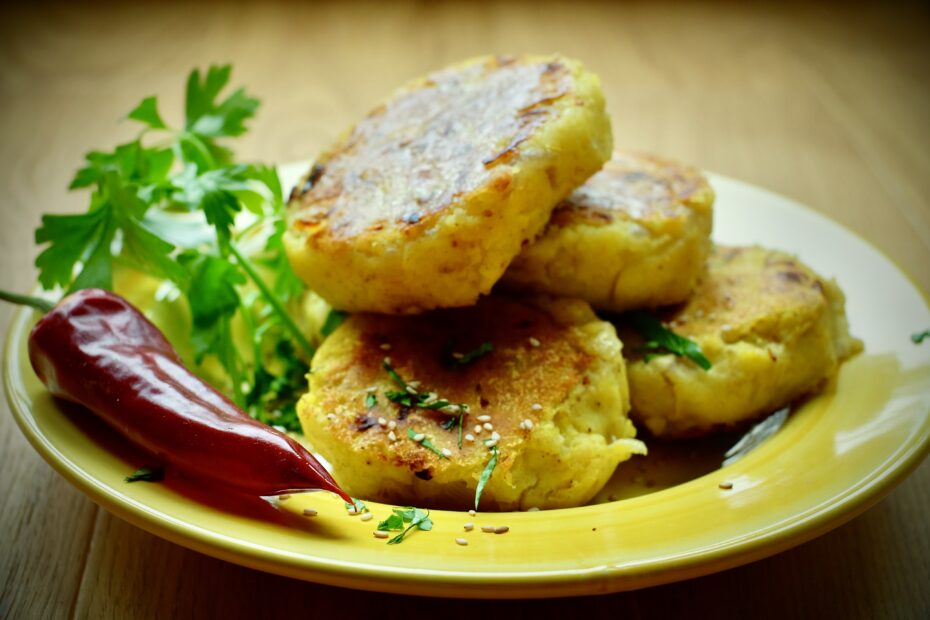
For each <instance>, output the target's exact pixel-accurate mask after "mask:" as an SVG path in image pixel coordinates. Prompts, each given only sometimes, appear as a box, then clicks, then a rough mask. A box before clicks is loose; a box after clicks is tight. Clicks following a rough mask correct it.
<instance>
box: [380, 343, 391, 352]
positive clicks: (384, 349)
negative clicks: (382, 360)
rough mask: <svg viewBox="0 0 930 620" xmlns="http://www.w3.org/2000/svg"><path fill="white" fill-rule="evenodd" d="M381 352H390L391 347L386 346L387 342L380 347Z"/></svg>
mask: <svg viewBox="0 0 930 620" xmlns="http://www.w3.org/2000/svg"><path fill="white" fill-rule="evenodd" d="M381 350H382V351H390V350H391V345H390V344H388V343H387V342H385V343H384V344H382V345H381Z"/></svg>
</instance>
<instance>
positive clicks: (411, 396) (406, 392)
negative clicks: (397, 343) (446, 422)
mask: <svg viewBox="0 0 930 620" xmlns="http://www.w3.org/2000/svg"><path fill="white" fill-rule="evenodd" d="M381 367H382V368H384V370H385V371H387V373H388V375H389V376H390V377H391V380H393V381H394V383H396V384H397V386H398V387H400V390H388V391H386V392H385V393H384V396H385V397H386V398H387V399H388V400H389V401H391V402H392V403H396V404H398V405H400V406H402V407H408V408H411V409H412V408H417V409H428V410H439V409H445V408H446V407H450V406H453V403H451V402H449V401H447V400H443V399H435V400H433V399H431V398H430V394H429V393H428V392H418V391H417V390H415V389H413V388H412V387H410V385H409V384H408V383H407V382H406V381H404V379H403V377H401V376H400V375H399V374H397V371H396V370H394V367H393V366H391V363H390V362H389V361H388V360H387V359H385V360H384V361H382V362H381ZM455 406H457V407H459V408H460V409H462V410H467V408H468V405H466V404H464V403H459V404H458V405H455ZM443 413H448V412H443Z"/></svg>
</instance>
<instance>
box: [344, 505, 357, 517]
mask: <svg viewBox="0 0 930 620" xmlns="http://www.w3.org/2000/svg"><path fill="white" fill-rule="evenodd" d="M346 513H347V514H348V515H349V516H350V517H357V516H358V508H356V507H355V506H349V507H348V508H346Z"/></svg>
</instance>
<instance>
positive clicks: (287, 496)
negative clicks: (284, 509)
mask: <svg viewBox="0 0 930 620" xmlns="http://www.w3.org/2000/svg"><path fill="white" fill-rule="evenodd" d="M289 499H291V496H290V495H288V494H287V493H285V494H284V495H279V496H278V501H279V502H285V501H287V500H289Z"/></svg>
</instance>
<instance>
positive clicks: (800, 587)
mask: <svg viewBox="0 0 930 620" xmlns="http://www.w3.org/2000/svg"><path fill="white" fill-rule="evenodd" d="M928 30H930V11H928V9H927V8H926V7H920V6H917V5H914V6H909V5H899V6H894V7H888V6H881V7H879V6H873V7H870V6H851V5H847V4H837V5H832V6H831V5H815V6H809V5H808V4H792V5H763V4H760V3H753V4H751V5H746V4H745V3H704V2H688V3H681V4H676V3H671V2H667V3H666V2H658V3H645V2H644V3H631V4H626V3H624V4H612V3H595V2H578V3H569V2H504V3H496V4H485V3H466V2H461V3H444V2H396V3H377V2H372V3H339V2H333V3H316V4H309V3H308V4H297V3H294V4H271V3H258V2H256V3H236V2H218V1H217V2H207V3H201V4H198V5H196V6H186V5H181V4H174V3H157V4H148V5H131V6H130V5H128V3H127V4H92V5H80V6H78V5H77V4H74V5H67V4H63V5H60V6H57V5H53V4H42V5H40V6H30V7H26V6H20V7H9V6H4V7H3V8H2V9H0V136H2V137H0V187H2V190H3V194H2V195H3V198H2V200H0V216H2V226H0V248H2V249H0V251H2V260H3V262H2V266H3V268H2V270H0V287H2V288H5V289H15V290H27V289H29V288H30V287H31V286H32V285H33V283H34V282H35V270H34V268H33V265H32V261H33V259H34V257H35V254H36V249H35V247H34V245H33V243H32V231H33V230H34V229H35V227H36V226H37V224H38V221H39V216H40V214H41V213H42V212H49V211H56V212H63V211H70V210H78V209H84V208H85V206H86V202H85V201H86V195H84V194H69V193H68V192H66V191H65V188H66V187H67V184H68V182H69V180H70V178H71V175H72V174H73V171H74V170H75V169H76V167H77V166H78V164H79V163H80V161H81V158H82V156H83V154H84V152H85V151H87V150H89V149H90V148H94V147H111V146H112V145H114V144H115V143H116V142H117V141H119V140H123V139H126V138H128V137H129V136H130V135H131V133H132V131H133V130H132V128H131V126H130V125H129V123H127V122H120V121H119V119H120V118H121V117H123V116H124V115H125V114H126V113H127V112H128V111H129V110H130V109H132V107H133V106H134V105H135V104H136V103H137V102H138V101H139V100H140V99H141V98H142V97H143V96H146V95H149V94H156V93H157V94H159V95H160V97H161V109H162V110H163V113H164V114H165V116H166V117H169V118H171V119H172V120H176V119H177V118H178V114H179V113H178V112H177V111H179V110H180V109H181V105H182V102H181V97H182V89H183V82H184V77H185V75H186V73H187V72H188V71H189V70H190V69H191V68H192V67H195V66H205V65H207V64H208V63H211V62H232V63H233V64H234V67H235V68H234V82H235V83H236V84H244V85H247V87H248V89H249V91H250V92H251V93H252V94H255V95H257V96H259V97H260V98H261V99H262V100H263V105H262V108H261V110H260V111H259V115H258V119H257V120H256V121H255V122H254V123H252V129H251V131H250V133H249V134H248V135H247V137H246V138H245V139H243V140H241V144H240V145H239V147H238V153H239V155H240V156H241V157H243V158H245V159H257V160H263V161H268V162H279V163H280V162H288V161H292V160H297V159H306V158H308V157H311V156H312V155H313V154H314V152H315V150H316V149H317V148H319V147H320V146H322V145H324V144H326V143H327V142H328V141H330V140H331V139H332V138H334V137H335V136H336V135H337V134H338V133H339V132H340V131H342V129H343V128H344V127H345V126H346V125H347V124H349V123H351V122H352V121H353V120H354V119H355V118H357V117H358V116H359V115H360V114H362V113H364V112H365V111H366V110H367V109H368V108H370V107H371V106H372V105H373V103H375V102H377V101H378V100H379V99H380V98H382V97H383V96H385V95H386V94H387V93H388V92H390V91H391V90H392V89H393V88H394V87H395V86H397V85H398V84H400V83H402V82H403V81H405V80H407V79H408V78H410V77H413V76H415V75H418V74H420V73H423V72H425V71H427V70H430V69H433V68H436V67H439V66H441V65H443V64H446V63H448V62H452V61H455V60H459V59H462V58H465V57H468V56H472V55H477V54H483V53H488V52H520V51H541V52H546V51H554V50H555V51H561V52H563V53H565V54H567V55H571V56H575V57H578V58H580V59H582V60H583V61H584V62H585V63H586V64H587V65H588V66H589V67H590V68H591V69H593V70H594V71H596V72H597V73H599V74H600V75H601V78H602V80H603V83H604V87H605V91H606V94H607V99H608V103H609V108H610V111H611V113H612V116H613V122H614V131H615V136H616V143H617V144H618V145H620V146H628V147H636V148H641V149H647V150H651V151H655V152H658V153H662V154H666V155H670V156H674V157H677V158H679V159H683V160H685V161H688V162H692V163H694V164H696V165H698V166H701V167H703V168H706V169H709V170H714V171H717V172H721V173H724V174H727V175H730V176H734V177H737V178H740V179H744V180H746V181H749V182H752V183H756V184H758V185H761V186H763V187H766V188H769V189H772V190H774V191H777V192H780V193H783V194H786V195H788V196H790V197H792V198H795V199H797V200H800V201H801V202H804V203H806V204H808V205H810V206H812V207H813V208H815V209H817V210H819V211H821V212H823V213H825V214H827V215H829V216H830V217H831V218H833V219H835V220H837V221H839V222H841V223H843V224H844V225H846V226H847V227H849V228H851V229H853V230H854V231H856V232H857V233H859V234H860V235H861V236H863V237H865V238H866V239H868V240H869V241H870V242H871V243H873V244H874V245H876V246H877V247H879V248H880V249H881V250H882V251H884V252H885V253H886V254H887V255H889V256H890V257H891V258H893V259H894V260H895V262H897V263H898V264H899V265H900V266H901V267H902V268H904V269H905V270H906V271H907V272H909V273H910V275H911V276H912V277H913V278H914V279H915V281H916V282H917V283H918V284H919V285H920V286H921V287H922V288H923V289H924V290H925V291H926V290H930V146H928V145H930V38H928V35H927V32H928ZM888 312H889V320H894V308H889V309H888ZM11 315H12V309H11V308H10V307H9V306H6V305H2V306H0V326H5V325H7V324H8V321H9V318H10V316H11ZM915 327H919V326H915ZM0 409H2V410H0V498H2V500H0V531H2V534H0V536H2V541H3V545H2V551H0V617H2V618H31V617H36V618H38V617H42V618H46V617H70V616H78V617H95V618H96V617H116V618H127V617H133V618H135V617H139V618H147V617H152V618H165V617H188V616H201V615H202V616H220V615H222V616H224V617H258V616H260V615H265V614H270V613H271V614H277V615H282V616H283V615H295V616H296V615H298V614H306V613H312V614H314V615H316V616H319V615H322V614H327V613H328V614H339V615H344V614H360V615H365V616H372V617H383V616H387V617H402V616H403V617H412V616H414V615H417V616H429V617H475V616H477V615H483V614H487V613H497V614H507V615H516V616H523V615H526V616H529V615H533V616H540V615H547V614H549V613H558V614H560V615H572V614H573V612H576V611H580V610H586V611H585V613H593V614H597V615H608V614H609V615H610V616H612V617H627V618H629V617H635V618H639V617H650V618H651V617H667V616H680V615H689V616H691V615H694V616H698V617H701V616H705V615H710V614H714V615H717V616H720V615H723V616H744V617H745V616H751V617H808V616H820V617H862V618H875V617H913V618H921V617H928V616H930V586H928V584H930V531H928V528H927V526H926V523H927V519H928V517H927V515H928V514H930V463H924V465H923V466H921V467H920V468H919V469H918V470H917V471H916V472H915V474H914V475H912V476H911V477H910V478H909V479H908V480H907V481H905V482H904V483H903V484H902V485H901V486H900V487H899V488H898V489H897V490H895V491H894V492H893V493H892V494H891V496H890V497H888V498H887V499H886V500H884V501H883V502H881V503H880V504H879V505H877V506H876V507H874V508H872V509H871V510H869V511H868V512H867V513H866V514H864V515H863V516H861V517H859V518H857V519H855V520H854V521H852V522H851V523H849V524H847V525H845V526H843V527H841V528H839V529H838V530H836V531H834V532H832V533H830V534H827V535H826V536H823V537H821V538H819V539H817V540H815V541H813V542H810V543H807V544H805V545H803V546H801V547H798V548H796V549H794V550H791V551H789V552H786V553H783V554H781V555H778V556H776V557H773V558H770V559H767V560H763V561H760V562H756V563H754V564H751V565H748V566H745V567H742V568H739V569H734V570H730V571H727V572H724V573H721V574H717V575H712V576H709V577H704V578H700V579H695V580H691V581H687V582H683V583H679V584H671V585H667V586H662V587H657V588H651V589H648V590H643V591H639V592H632V593H625V594H617V595H612V596H605V597H597V598H589V599H583V600H556V601H536V602H529V601H524V602H517V601H513V602H482V601H457V602H452V601H444V600H438V599H415V598H408V597H399V596H388V595H380V594H370V593H364V592H354V591H349V590H340V589H335V588H329V587H324V586H318V585H314V584H308V583H302V582H298V581H293V580H289V579H284V578H280V577H275V576H272V575H268V574H264V573H260V572H256V571H252V570H249V569H245V568H240V567H238V566H235V565H232V564H227V563H225V562H221V561H219V560H214V559H212V558H209V557H206V556H203V555H200V554H198V553H194V552H192V551H188V550H186V549H184V548H181V547H178V546H175V545H173V544H171V543H168V542H165V541H163V540H160V539H158V538H155V537H153V536H151V535H149V534H147V533H145V532H143V531H141V530H138V529H136V528H134V527H132V526H130V525H128V524H126V523H124V522H122V521H120V520H118V519H116V518H114V517H112V516H110V515H109V514H107V513H106V512H105V511H103V510H101V509H98V508H97V507H96V506H94V505H93V504H92V503H91V502H90V501H88V500H87V499H85V498H84V497H83V496H82V495H80V494H79V493H78V492H77V491H76V490H74V489H72V488H71V487H70V486H69V485H68V484H67V483H65V482H64V480H63V479H62V478H60V477H59V476H58V475H57V474H55V473H54V472H53V471H52V470H51V469H50V468H49V467H48V466H47V465H46V464H45V463H44V462H43V461H42V460H41V459H40V457H39V456H38V455H37V454H36V453H35V452H34V451H33V450H32V449H31V448H30V447H29V446H28V444H27V443H26V441H25V439H24V438H23V436H22V434H21V433H20V432H19V430H18V429H17V428H16V427H15V424H14V422H13V420H12V418H11V416H10V415H9V413H8V411H7V406H6V404H5V403H4V404H2V405H0Z"/></svg>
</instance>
